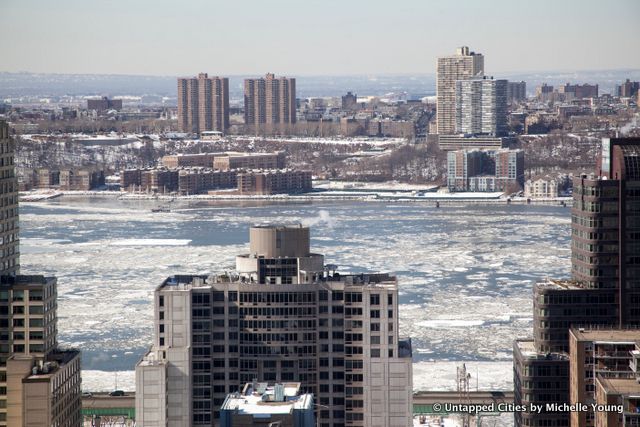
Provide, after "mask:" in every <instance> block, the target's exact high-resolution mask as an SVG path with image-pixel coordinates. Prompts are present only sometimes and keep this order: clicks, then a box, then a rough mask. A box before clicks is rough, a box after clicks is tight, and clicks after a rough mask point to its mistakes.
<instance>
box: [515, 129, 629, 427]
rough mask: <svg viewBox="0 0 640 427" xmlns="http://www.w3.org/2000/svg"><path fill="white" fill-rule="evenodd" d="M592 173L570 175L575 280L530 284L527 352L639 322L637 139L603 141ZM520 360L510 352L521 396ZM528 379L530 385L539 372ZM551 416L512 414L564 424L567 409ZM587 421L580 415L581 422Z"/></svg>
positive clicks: (565, 349) (559, 348)
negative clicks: (577, 333)
mask: <svg viewBox="0 0 640 427" xmlns="http://www.w3.org/2000/svg"><path fill="white" fill-rule="evenodd" d="M597 171H598V176H597V177H596V176H595V175H594V176H591V177H587V176H581V177H577V178H575V179H574V184H573V198H574V203H573V208H572V222H571V231H572V238H571V241H572V243H571V251H572V259H571V264H572V280H570V281H546V282H543V283H538V284H536V286H534V306H533V312H534V319H533V323H534V340H533V341H532V343H533V345H532V346H531V357H532V358H533V357H540V356H544V355H546V354H552V353H557V354H562V355H566V356H567V357H568V356H569V352H570V350H571V348H570V346H571V344H570V333H569V330H570V328H572V327H577V328H579V327H582V328H587V327H591V328H593V327H618V328H620V329H623V328H629V327H637V326H639V325H640V318H639V317H638V316H639V315H640V296H639V292H640V270H639V268H640V267H638V265H639V264H638V263H639V262H640V255H639V252H638V251H640V242H638V239H640V230H638V227H640V139H639V138H626V139H613V138H612V139H609V138H605V139H603V141H602V151H601V153H600V156H599V158H598V164H597ZM576 348H577V346H576ZM576 351H578V350H576ZM572 356H573V355H572ZM575 357H580V356H579V355H576V356H575ZM594 360H595V359H594ZM522 363H524V362H523V359H518V358H516V357H514V384H515V386H516V388H518V389H517V390H516V396H524V395H526V389H525V387H526V384H527V383H526V382H524V379H523V378H522V376H521V375H522V372H523V366H522ZM573 375H574V377H573V378H571V380H572V381H580V378H584V373H583V372H582V370H580V369H575V370H574V373H573ZM576 375H577V376H576ZM594 378H595V377H594ZM561 379H562V381H563V382H562V384H561V385H560V386H561V389H562V390H564V389H568V387H569V377H565V376H563V377H562V378H561ZM530 380H531V384H534V385H535V384H537V383H538V382H539V381H540V380H542V378H538V377H536V376H534V377H533V378H531V379H530ZM590 391H592V390H590ZM576 393H577V392H576ZM552 397H553V398H554V399H556V398H557V399H558V400H551V401H550V402H553V403H558V404H565V403H566V404H568V403H569V399H568V396H566V398H565V395H564V393H563V394H562V395H553V396H552ZM516 403H518V401H517V400H516ZM556 415H557V416H558V417H557V418H554V419H550V418H548V416H547V415H543V414H535V413H527V414H526V415H522V414H516V416H515V421H516V425H517V426H521V425H530V426H566V425H569V422H570V418H571V417H570V413H569V412H562V413H556ZM595 418H596V419H597V418H598V415H596V417H595ZM592 419H593V417H590V418H589V419H588V420H587V418H586V416H585V418H584V419H583V420H582V421H584V422H585V423H587V421H588V422H591V421H592ZM576 420H577V421H576V422H577V423H578V425H586V424H583V423H582V422H581V421H580V420H581V419H580V418H578V419H576Z"/></svg>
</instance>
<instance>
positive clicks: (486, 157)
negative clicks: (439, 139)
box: [447, 149, 524, 191]
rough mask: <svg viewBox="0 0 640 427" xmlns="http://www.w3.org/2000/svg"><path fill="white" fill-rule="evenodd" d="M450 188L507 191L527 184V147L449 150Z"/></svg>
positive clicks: (452, 189)
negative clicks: (525, 152) (525, 150)
mask: <svg viewBox="0 0 640 427" xmlns="http://www.w3.org/2000/svg"><path fill="white" fill-rule="evenodd" d="M447 185H448V187H449V190H451V191H507V190H511V189H515V188H516V187H519V188H521V187H522V186H523V185H524V151H522V150H507V149H504V150H458V151H449V152H448V153H447Z"/></svg>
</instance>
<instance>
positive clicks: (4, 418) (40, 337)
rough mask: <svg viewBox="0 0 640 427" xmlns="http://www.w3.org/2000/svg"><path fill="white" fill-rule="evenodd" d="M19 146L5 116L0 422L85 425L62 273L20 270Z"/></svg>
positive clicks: (0, 158)
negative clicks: (63, 319)
mask: <svg viewBox="0 0 640 427" xmlns="http://www.w3.org/2000/svg"><path fill="white" fill-rule="evenodd" d="M14 148H15V143H14V141H13V140H12V139H11V138H10V137H9V130H8V126H7V124H6V123H5V122H2V121H0V172H2V175H1V176H0V184H1V185H0V198H1V199H2V201H3V203H2V209H1V210H2V225H3V227H2V229H3V234H2V240H1V241H2V243H1V244H0V246H2V252H3V258H2V263H3V264H2V270H1V271H0V427H5V426H10V427H11V426H45V425H46V426H59V427H80V426H81V425H82V415H81V411H80V355H79V352H78V351H77V350H60V349H58V347H57V340H56V335H57V327H56V325H57V316H56V310H57V303H56V296H57V291H56V283H57V282H56V279H55V278H54V277H44V276H38V275H36V276H26V275H20V274H18V269H19V263H18V253H19V251H18V193H17V191H18V190H17V188H18V183H17V180H16V175H15V166H14Z"/></svg>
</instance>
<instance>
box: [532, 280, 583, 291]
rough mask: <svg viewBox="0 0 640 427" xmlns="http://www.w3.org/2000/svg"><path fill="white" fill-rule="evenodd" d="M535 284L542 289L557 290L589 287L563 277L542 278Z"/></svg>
mask: <svg viewBox="0 0 640 427" xmlns="http://www.w3.org/2000/svg"><path fill="white" fill-rule="evenodd" d="M535 286H536V287H539V288H544V289H558V290H576V289H589V288H586V287H585V286H584V285H582V284H581V283H579V282H576V281H574V280H565V279H544V280H543V281H541V282H538V283H536V284H535Z"/></svg>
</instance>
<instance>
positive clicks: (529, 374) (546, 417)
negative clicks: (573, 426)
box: [513, 340, 569, 427]
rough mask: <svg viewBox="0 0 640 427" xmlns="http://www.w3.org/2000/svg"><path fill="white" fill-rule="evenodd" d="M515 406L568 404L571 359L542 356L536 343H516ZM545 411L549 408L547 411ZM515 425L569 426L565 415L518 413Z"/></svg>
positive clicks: (552, 353) (547, 354)
mask: <svg viewBox="0 0 640 427" xmlns="http://www.w3.org/2000/svg"><path fill="white" fill-rule="evenodd" d="M513 392H514V404H516V405H526V406H527V407H531V405H533V404H535V405H540V404H542V405H543V406H544V405H546V403H553V402H568V401H569V356H568V355H567V354H566V353H557V352H548V353H541V352H540V351H538V349H537V348H536V346H535V343H534V342H533V340H516V341H515V342H514V345H513ZM545 409H546V408H545ZM513 415H514V421H515V425H516V426H539V427H542V426H549V427H562V426H567V425H569V424H568V416H567V414H566V413H565V412H551V411H546V410H545V411H543V412H542V413H539V414H538V413H535V412H529V411H515V412H514V413H513Z"/></svg>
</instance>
